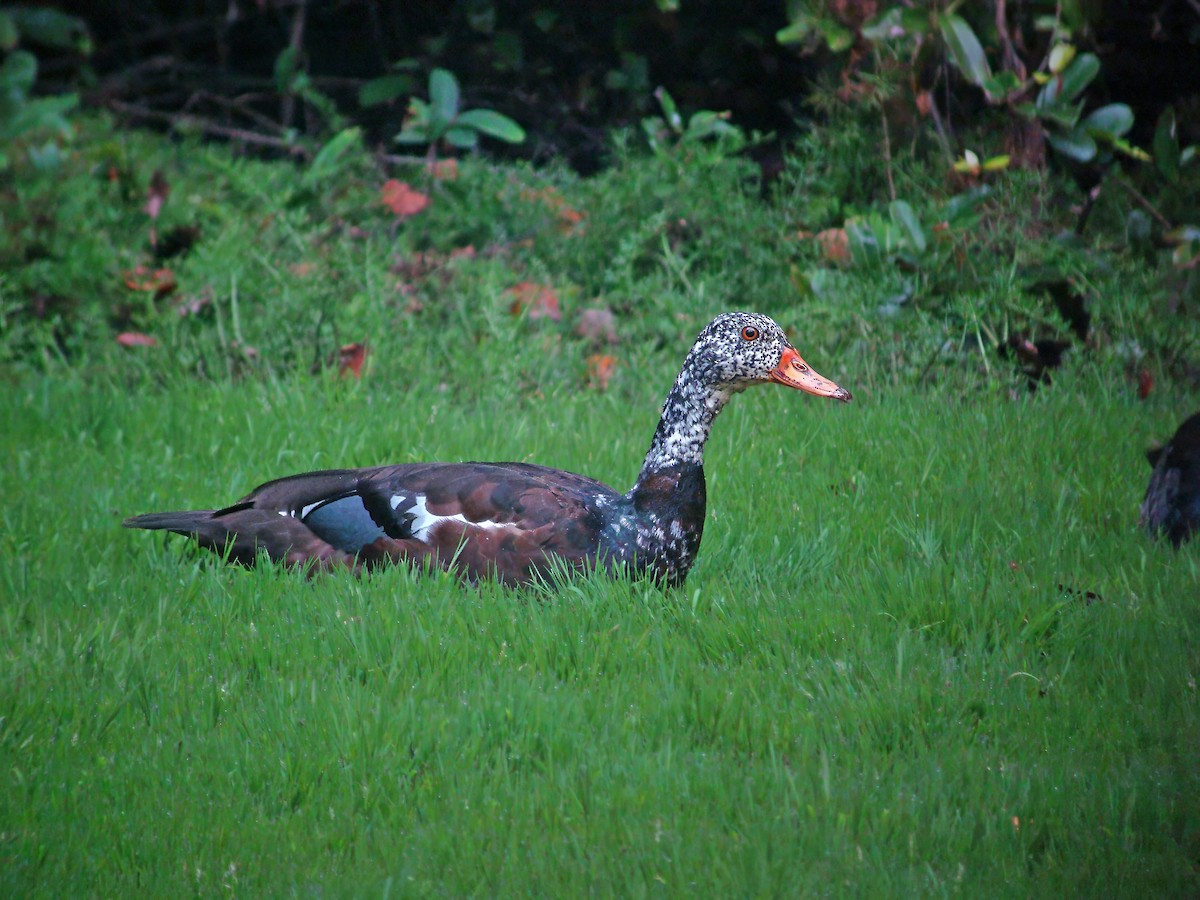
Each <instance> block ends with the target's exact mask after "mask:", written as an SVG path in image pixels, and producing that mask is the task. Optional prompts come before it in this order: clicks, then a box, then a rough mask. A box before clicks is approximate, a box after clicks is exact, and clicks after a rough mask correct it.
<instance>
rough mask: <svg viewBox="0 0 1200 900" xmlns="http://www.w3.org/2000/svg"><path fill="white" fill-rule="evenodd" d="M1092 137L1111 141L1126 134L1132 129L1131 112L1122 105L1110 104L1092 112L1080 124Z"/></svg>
mask: <svg viewBox="0 0 1200 900" xmlns="http://www.w3.org/2000/svg"><path fill="white" fill-rule="evenodd" d="M1080 127H1081V128H1083V129H1086V131H1087V132H1088V134H1090V135H1092V137H1098V138H1105V139H1107V140H1109V141H1112V140H1114V139H1116V138H1119V137H1124V136H1125V135H1126V134H1128V132H1129V129H1130V128H1132V127H1133V110H1132V109H1130V108H1129V107H1128V106H1126V105H1125V104H1124V103H1110V104H1108V105H1107V106H1102V107H1100V108H1099V109H1096V110H1092V112H1091V113H1089V114H1088V116H1087V118H1086V119H1084V120H1083V121H1082V122H1081V123H1080Z"/></svg>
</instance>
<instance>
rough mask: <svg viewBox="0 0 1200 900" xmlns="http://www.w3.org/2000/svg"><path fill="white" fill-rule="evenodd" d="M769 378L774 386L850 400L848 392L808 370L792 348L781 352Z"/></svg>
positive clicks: (806, 365) (806, 364)
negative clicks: (781, 385) (785, 386)
mask: <svg viewBox="0 0 1200 900" xmlns="http://www.w3.org/2000/svg"><path fill="white" fill-rule="evenodd" d="M769 377H770V379H771V380H772V381H773V382H775V383H776V384H783V385H787V386H788V387H793V388H796V389H797V390H801V391H805V392H807V393H809V394H816V395H817V396H818V397H832V398H833V399H834V400H849V399H850V392H849V391H848V390H846V389H845V388H844V387H840V386H839V385H837V384H836V383H834V382H832V381H830V380H829V379H828V378H826V377H824V376H823V375H818V374H817V373H816V372H814V371H813V370H812V369H810V368H809V367H808V363H806V362H805V361H804V360H803V359H801V358H800V354H799V353H797V352H796V351H795V349H794V348H792V347H788V348H787V349H786V350H784V351H783V355H782V356H780V357H779V365H777V366H776V367H775V368H774V369H772V370H771V374H770V376H769Z"/></svg>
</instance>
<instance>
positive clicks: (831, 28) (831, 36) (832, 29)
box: [819, 19, 854, 53]
mask: <svg viewBox="0 0 1200 900" xmlns="http://www.w3.org/2000/svg"><path fill="white" fill-rule="evenodd" d="M819 27H820V29H821V36H822V37H823V38H825V43H826V44H828V45H829V49H830V50H832V51H833V52H834V53H841V52H842V51H843V50H849V49H850V48H851V47H852V46H853V45H854V32H853V31H851V30H850V29H849V28H847V27H846V26H845V25H843V24H841V23H840V22H835V21H833V20H832V19H830V20H827V21H824V22H821V24H820V26H819Z"/></svg>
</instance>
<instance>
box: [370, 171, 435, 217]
mask: <svg viewBox="0 0 1200 900" xmlns="http://www.w3.org/2000/svg"><path fill="white" fill-rule="evenodd" d="M379 199H380V201H381V202H382V203H383V205H384V206H386V207H387V208H388V209H390V210H391V211H392V212H393V213H395V214H396V215H397V216H399V217H400V218H402V219H405V218H408V217H409V216H415V215H416V214H417V213H419V212H420V211H421V210H423V209H424V208H425V207H427V206H428V205H429V198H428V197H426V196H425V195H424V194H422V193H421V192H420V191H414V190H413V189H412V188H411V187H409V186H408V183H407V182H404V181H397V180H396V179H395V178H389V179H388V180H387V181H385V182H384V183H383V187H382V188H380V190H379Z"/></svg>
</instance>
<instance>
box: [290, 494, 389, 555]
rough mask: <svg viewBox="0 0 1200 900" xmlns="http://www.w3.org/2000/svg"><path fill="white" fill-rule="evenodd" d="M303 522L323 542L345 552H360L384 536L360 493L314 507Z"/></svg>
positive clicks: (381, 528)
mask: <svg viewBox="0 0 1200 900" xmlns="http://www.w3.org/2000/svg"><path fill="white" fill-rule="evenodd" d="M303 521H304V524H305V525H307V526H308V527H309V528H311V529H312V530H313V532H314V533H315V534H316V535H317V536H318V537H320V538H321V540H323V541H325V542H326V543H328V544H332V545H333V546H334V547H337V548H338V549H339V550H344V551H345V552H346V553H357V552H358V551H359V550H361V549H362V548H363V547H365V546H366V545H367V544H370V543H373V542H374V541H377V540H379V538H381V537H383V536H384V534H385V532H384V530H383V527H382V526H381V525H380V524H379V523H378V522H376V521H375V519H374V518H372V516H371V513H370V512H368V511H367V508H366V506H364V505H363V500H362V497H360V496H358V494H350V495H349V496H346V497H338V498H336V499H334V500H328V501H326V502H324V503H322V504H320V505H318V506H315V507H313V508H312V509H311V510H309V511H308V514H307V515H306V516H304V519H303Z"/></svg>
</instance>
